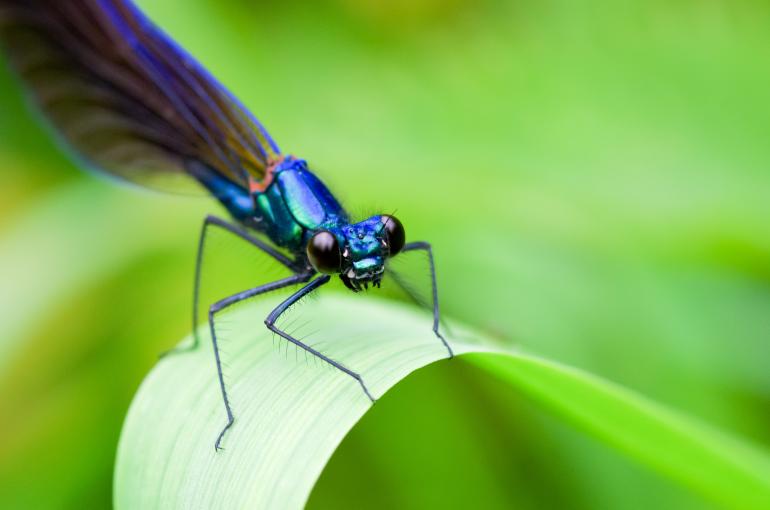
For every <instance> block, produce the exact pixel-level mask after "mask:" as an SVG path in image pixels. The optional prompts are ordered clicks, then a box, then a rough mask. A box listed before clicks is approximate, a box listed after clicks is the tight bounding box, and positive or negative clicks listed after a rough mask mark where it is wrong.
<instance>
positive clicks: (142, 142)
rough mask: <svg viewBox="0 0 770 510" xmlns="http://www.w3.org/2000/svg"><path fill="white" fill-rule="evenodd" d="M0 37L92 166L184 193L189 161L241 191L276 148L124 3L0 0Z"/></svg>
mask: <svg viewBox="0 0 770 510" xmlns="http://www.w3.org/2000/svg"><path fill="white" fill-rule="evenodd" d="M0 44H2V46H3V47H4V49H5V50H6V53H7V55H8V57H9V59H10V61H11V64H12V67H13V68H14V69H15V71H16V72H17V74H18V75H19V76H20V77H21V79H22V81H23V82H24V83H25V85H26V86H27V88H28V90H29V91H30V93H31V95H32V98H33V99H34V101H35V103H37V105H38V106H39V108H40V109H41V110H42V112H43V113H44V114H45V116H46V117H47V118H48V119H49V120H50V122H51V123H52V124H53V126H54V127H55V129H56V130H57V131H58V132H59V133H60V134H61V136H62V138H63V139H64V141H65V142H66V143H67V144H68V145H69V146H70V147H71V148H72V149H74V151H75V153H76V154H77V155H78V156H80V157H81V158H82V159H84V160H85V162H86V163H87V164H88V165H89V166H91V167H94V168H96V169H98V170H101V171H104V172H107V173H109V174H112V175H114V176H117V177H120V178H122V179H125V180H128V181H131V182H135V183H139V184H142V185H145V186H149V187H153V188H159V189H164V190H172V191H187V190H188V189H190V187H189V184H190V183H191V182H193V181H192V179H190V178H189V175H188V168H189V163H190V161H191V160H195V161H197V162H200V163H203V164H205V165H206V166H207V167H209V168H211V169H212V170H213V171H215V172H217V173H219V174H220V175H222V176H223V177H225V178H226V179H228V180H229V181H231V182H234V183H236V184H238V185H239V186H242V187H243V188H244V189H247V188H248V186H249V181H250V180H256V181H260V180H261V179H263V178H264V176H265V172H266V167H267V164H268V161H269V160H270V159H271V158H274V157H276V156H277V155H278V154H279V150H278V147H277V146H276V144H275V143H274V142H273V140H272V139H271V138H270V135H269V134H268V133H267V132H266V131H265V129H264V128H263V127H262V126H261V125H260V124H259V123H258V122H257V121H256V119H254V117H253V116H252V115H251V114H250V113H249V112H248V111H247V110H246V109H245V108H244V107H243V106H242V105H241V104H240V103H239V102H238V101H237V100H236V99H235V98H234V96H232V95H231V94H230V93H229V92H228V91H227V90H226V89H225V88H224V87H223V86H221V85H220V84H219V83H218V82H217V81H216V80H215V79H214V78H213V77H212V76H211V75H210V74H209V73H208V72H207V71H206V70H205V69H204V68H203V67H202V66H201V65H200V64H198V63H197V62H196V61H195V60H194V59H193V58H192V57H191V56H190V55H189V54H188V53H187V52H186V51H184V50H183V49H182V48H181V47H179V46H178V45H177V44H176V43H175V42H174V41H173V40H172V39H170V38H169V37H168V36H166V35H165V34H164V33H163V32H162V31H161V30H160V29H158V28H157V27H155V25H153V24H152V22H151V21H150V20H149V19H148V18H147V17H146V16H145V15H144V14H142V13H141V12H140V11H139V9H138V8H136V7H135V6H134V5H133V4H132V3H130V2H128V1H121V0H66V1H61V0H0Z"/></svg>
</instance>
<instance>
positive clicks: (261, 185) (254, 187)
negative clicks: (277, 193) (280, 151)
mask: <svg viewBox="0 0 770 510" xmlns="http://www.w3.org/2000/svg"><path fill="white" fill-rule="evenodd" d="M284 159H285V156H278V157H277V158H271V159H270V160H269V161H268V162H267V168H265V176H264V177H263V178H262V180H260V181H258V180H256V179H254V178H253V177H251V176H249V192H250V193H251V194H252V195H253V194H254V193H264V192H265V190H266V189H267V188H268V186H270V185H271V184H272V183H273V177H274V176H275V169H276V168H277V167H278V166H279V165H280V164H281V163H283V160H284Z"/></svg>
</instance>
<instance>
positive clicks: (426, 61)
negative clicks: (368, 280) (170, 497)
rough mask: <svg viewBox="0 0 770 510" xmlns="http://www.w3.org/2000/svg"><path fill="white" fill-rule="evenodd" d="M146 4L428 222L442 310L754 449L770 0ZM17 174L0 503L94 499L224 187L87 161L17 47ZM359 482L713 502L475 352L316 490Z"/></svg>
mask: <svg viewBox="0 0 770 510" xmlns="http://www.w3.org/2000/svg"><path fill="white" fill-rule="evenodd" d="M140 4H141V5H142V6H143V7H145V8H146V9H147V12H148V13H149V14H150V15H151V16H152V17H153V19H155V20H156V21H157V22H158V23H159V24H160V25H161V26H162V27H163V28H165V29H166V30H168V31H169V32H170V33H171V34H172V35H173V36H174V37H175V38H177V39H178V40H179V41H180V42H181V43H182V44H183V45H184V46H185V47H186V48H188V49H189V50H190V51H191V52H192V53H193V54H194V55H195V56H196V57H198V58H199V59H200V60H201V61H202V62H203V63H204V64H205V65H206V66H208V67H209V69H210V70H211V71H212V72H213V73H214V74H215V75H216V76H217V77H219V78H220V79H221V80H222V81H223V82H224V83H225V84H226V85H227V86H228V87H230V88H231V89H232V90H233V92H235V93H236V95H238V96H239V97H240V98H241V99H242V100H243V101H244V103H245V104H246V105H248V106H249V107H250V108H251V109H252V110H253V111H254V112H255V113H256V114H257V116H258V117H259V118H260V120H262V121H263V122H264V123H265V124H266V125H267V127H268V128H269V129H270V131H271V133H272V134H273V136H274V137H275V138H276V140H278V142H279V143H280V144H281V146H282V148H283V149H284V150H285V151H286V152H290V153H294V154H297V155H301V156H303V157H305V158H307V159H308V160H309V161H310V163H311V165H312V166H313V167H314V168H315V169H316V170H317V173H318V174H319V175H321V176H322V178H323V179H324V180H325V181H326V182H327V184H329V185H330V187H331V188H332V189H333V190H334V191H335V192H336V193H337V194H338V195H339V196H340V198H341V199H342V200H343V201H344V203H346V204H347V205H348V206H349V208H350V209H351V210H352V211H354V212H356V213H361V214H364V213H371V212H379V211H392V210H394V209H396V210H397V211H398V216H399V217H400V218H401V219H402V221H403V222H404V224H405V225H406V226H407V234H408V236H409V237H410V238H411V239H418V238H419V239H428V240H430V241H431V242H432V243H433V245H434V248H435V250H436V256H437V264H438V271H439V278H440V289H441V299H442V305H443V310H444V313H445V314H446V315H447V316H449V317H452V318H453V319H458V320H461V321H464V322H466V323H469V324H471V325H474V326H476V327H477V328H479V329H481V330H483V331H485V332H487V333H490V334H492V335H494V336H496V337H498V338H501V339H504V340H505V341H507V342H510V344H512V345H517V346H520V347H522V348H524V349H527V350H528V351H531V352H534V353H538V354H541V355H543V356H547V357H550V358H552V359H556V360H559V361H563V362H566V363H569V364H572V365H575V366H579V367H581V368H584V369H587V370H589V371H591V372H594V373H596V374H599V375H601V376H603V377H606V378H608V379H610V380H613V381H616V382H618V383H620V384H623V385H625V386H628V387H630V388H632V389H635V390H637V391H639V392H641V393H644V394H645V395H648V396H650V397H651V398H653V399H655V400H657V401H659V402H662V403H664V404H666V405H668V406H670V407H673V408H677V409H679V410H681V411H682V412H685V413H687V414H690V415H693V416H695V417H697V418H699V419H701V420H703V421H706V422H709V423H711V424H713V425H715V426H717V427H720V428H722V429H725V430H728V431H731V432H733V433H735V434H737V435H740V436H742V437H744V438H746V439H747V440H749V441H751V442H754V443H757V444H760V445H764V446H763V448H765V449H767V446H768V444H770V411H769V410H770V370H768V361H770V143H768V134H769V133H770V59H768V58H767V55H768V50H769V49H770V31H768V30H767V26H768V23H769V22H770V6H769V5H767V4H765V3H763V2H756V1H748V0H738V1H727V0H713V1H709V2H701V1H695V0H683V1H678V2H667V1H662V0H651V1H650V0H648V1H642V0H625V1H619V2H608V1H600V0H585V1H578V2H575V1H568V0H549V1H545V2H535V1H494V0H485V1H481V2H463V1H460V0H451V1H443V2H442V1H438V0H422V1H419V2H418V1H407V0H397V1H391V2H384V1H374V0H356V1H354V0H325V1H322V2H312V3H311V2H307V3H305V2H272V1H266V2H256V1H247V0H195V1H183V0H163V1H154V2H151V1H149V0H144V1H141V2H140ZM0 169H1V170H0V289H2V292H1V293H0V314H1V315H0V316H1V317H2V322H0V324H2V326H3V327H2V330H3V332H2V334H1V335H0V337H1V338H0V417H1V418H0V508H106V507H109V506H110V497H111V496H110V492H111V481H112V480H111V477H112V464H113V461H114V453H115V448H116V444H117V439H118V435H119V432H120V426H121V422H122V419H123V417H124V415H125V412H126V410H127V407H128V404H129V402H130V399H131V396H132V395H133V393H134V391H135V390H136V388H137V386H138V384H139V383H140V381H141V379H142V377H143V374H145V373H146V372H147V371H148V370H149V368H150V367H151V366H152V365H153V363H154V362H155V360H156V358H157V354H158V353H159V352H161V351H163V350H165V349H167V348H168V347H170V346H171V345H173V343H174V342H176V341H177V340H178V339H180V338H181V337H182V336H184V335H185V334H187V332H188V330H189V327H190V325H189V307H190V298H191V284H192V269H193V257H194V247H195V244H196V241H197V234H198V230H199V227H200V223H201V220H202V217H203V215H204V214H205V213H207V212H220V211H219V209H218V206H216V204H214V203H213V202H212V201H208V200H205V199H191V198H184V197H175V196H164V195H160V194H156V193H152V192H149V193H148V192H142V191H138V190H136V189H133V188H130V187H125V186H115V185H114V184H112V183H110V182H107V181H105V180H104V179H99V178H97V177H94V176H93V175H91V174H88V173H85V172H82V171H80V170H78V169H77V168H76V167H75V166H74V165H73V164H72V163H71V162H70V161H69V160H68V159H67V158H66V157H65V156H64V155H63V154H62V152H61V151H60V150H58V149H57V147H56V145H55V144H54V142H53V141H52V140H51V138H50V136H49V135H48V133H47V132H46V130H44V129H43V128H41V127H40V125H39V124H38V123H37V122H36V121H35V118H34V115H31V114H30V113H29V112H28V110H27V109H26V107H25V106H24V103H23V100H22V95H21V91H20V90H19V87H18V86H17V85H16V84H15V82H14V80H13V79H12V77H11V76H10V75H9V74H8V72H7V71H6V70H5V69H3V70H2V71H1V72H0ZM362 182H363V183H364V184H365V185H362V184H361V183H362ZM211 271H212V272H213V271H215V270H214V269H211ZM237 276H238V275H237V274H236V275H234V274H232V272H229V273H228V274H227V275H225V276H223V278H225V279H230V280H233V279H237ZM246 285H248V283H246V284H245V285H244V286H246ZM367 298H369V299H373V297H372V293H370V295H369V296H367ZM259 324H261V318H257V319H256V320H255V325H257V326H258V325H259ZM180 384H184V381H180ZM362 504H366V505H367V506H369V507H383V508H387V507H411V508H424V507H426V506H434V505H435V506H438V505H443V506H448V507H457V508H459V507H468V506H486V507H490V508H503V507H505V508H544V507H550V508H554V507H558V508H650V507H654V508H703V507H704V505H705V504H704V503H703V502H702V501H701V500H699V499H697V498H696V497H695V496H694V495H691V494H689V493H688V492H686V491H685V490H684V489H681V488H679V487H678V486H676V485H675V484H673V483H672V482H670V481H669V480H667V479H665V478H664V477H661V476H660V475H658V474H654V473H652V472H649V471H647V470H646V469H645V468H643V467H640V466H638V465H636V464H634V463H632V462H630V461H628V460H626V459H625V458H623V457H621V456H620V455H619V454H617V453H616V452H614V451H613V450H611V449H610V448H608V447H607V446H605V445H602V444H599V443H597V442H596V441H594V440H592V439H590V438H588V437H586V436H585V435H583V434H582V433H580V432H579V431H576V430H574V429H573V428H571V427H570V426H567V425H565V424H563V423H561V422H560V421H558V420H556V419H555V418H553V417H551V416H549V415H547V414H544V413H542V412H540V411H539V410H538V409H537V408H536V407H534V406H533V405H532V404H531V403H530V402H528V401H526V400H523V399H517V398H516V397H512V396H511V395H505V394H501V393H499V392H498V391H497V390H496V386H495V384H494V383H493V382H492V381H491V380H487V379H485V378H483V377H482V376H480V375H479V374H478V373H476V372H475V371H473V370H472V369H471V368H469V367H467V366H465V365H463V364H458V365H456V366H455V365H452V366H443V365H440V366H437V367H433V368H430V369H427V370H425V371H423V372H421V373H419V374H417V375H416V376H414V377H413V378H411V379H410V380H408V381H406V382H405V383H403V384H402V385H401V386H399V387H398V388H396V390H395V391H394V392H392V393H390V394H388V395H387V396H386V397H385V398H384V399H383V400H382V402H381V405H378V406H377V407H376V408H374V409H373V410H372V412H371V413H370V414H368V415H367V416H366V417H365V418H364V420H363V422H362V423H361V424H360V426H359V427H357V428H356V429H355V430H354V431H353V432H352V433H351V435H350V436H349V437H348V439H347V440H346V441H345V443H343V445H342V447H341V449H340V450H339V452H338V453H337V454H336V455H335V457H334V458H333V459H332V462H331V464H330V466H329V469H328V470H327V471H326V472H325V473H324V475H323V476H322V479H321V482H320V483H319V485H318V486H317V488H316V490H315V492H314V494H313V496H312V498H311V501H310V506H311V507H317V508H318V507H332V506H334V507H340V506H341V507H355V506H357V505H362Z"/></svg>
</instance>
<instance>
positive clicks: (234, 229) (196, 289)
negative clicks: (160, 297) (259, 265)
mask: <svg viewBox="0 0 770 510" xmlns="http://www.w3.org/2000/svg"><path fill="white" fill-rule="evenodd" d="M209 227H219V228H221V229H223V230H225V231H227V232H230V233H231V234H233V235H235V236H236V237H238V238H240V239H242V240H244V241H246V242H247V243H249V244H251V245H252V246H255V247H256V248H258V249H260V250H262V251H263V252H265V253H266V254H268V255H270V256H271V257H272V258H273V259H275V260H276V261H278V262H279V263H280V264H282V265H284V266H286V267H287V268H289V269H292V271H294V270H293V267H294V263H293V261H292V260H291V259H289V258H288V257H286V256H285V255H283V254H282V253H280V252H279V251H277V250H276V249H275V248H273V247H272V246H270V245H269V244H267V243H265V242H264V241H260V240H259V239H257V238H256V237H254V236H252V235H251V234H249V233H248V232H247V231H246V230H244V229H242V228H240V227H238V226H237V225H233V224H231V223H228V222H227V221H225V220H223V219H221V218H217V217H216V216H212V215H208V216H206V218H205V219H204V220H203V226H202V227H201V234H200V237H199V238H198V250H197V254H196V256H195V279H194V282H193V310H192V333H193V342H192V344H190V345H187V346H184V347H177V348H175V349H171V350H169V351H166V352H164V353H163V354H161V357H163V356H166V355H168V354H172V353H180V352H187V351H192V350H195V348H196V347H198V344H199V337H198V303H199V301H200V285H201V266H202V265H203V252H204V249H205V247H206V233H207V231H208V228H209Z"/></svg>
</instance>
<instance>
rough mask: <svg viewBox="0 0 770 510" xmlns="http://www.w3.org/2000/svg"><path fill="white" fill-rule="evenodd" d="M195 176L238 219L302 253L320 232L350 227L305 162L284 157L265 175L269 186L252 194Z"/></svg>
mask: <svg viewBox="0 0 770 510" xmlns="http://www.w3.org/2000/svg"><path fill="white" fill-rule="evenodd" d="M191 173H193V174H194V175H195V176H196V177H197V178H198V180H199V181H201V183H203V185H204V186H206V187H207V188H208V189H209V190H210V191H211V192H212V194H214V196H216V197H217V198H218V199H219V201H220V202H221V203H222V204H223V205H224V206H225V207H226V208H227V209H228V211H230V214H232V215H233V216H234V217H235V218H236V219H238V220H239V221H241V222H242V223H244V224H246V225H248V226H249V227H251V228H254V229H255V230H258V231H260V232H262V233H264V234H265V235H267V236H268V237H269V238H270V239H271V240H272V241H273V242H274V243H275V244H277V245H278V246H281V247H283V248H287V249H288V250H291V251H295V252H296V251H299V250H302V251H304V248H305V245H306V244H307V240H308V239H309V237H310V236H311V235H312V233H313V232H315V231H317V230H319V229H335V228H336V227H338V226H340V225H343V224H347V223H348V215H347V213H346V212H345V210H344V209H343V208H342V206H341V205H340V203H339V202H338V201H337V199H335V198H334V196H333V195H332V194H331V192H330V191H329V189H328V188H327V187H326V186H325V185H324V184H323V183H322V182H321V181H320V180H319V179H318V177H316V176H315V174H313V173H312V172H311V171H310V170H309V169H308V166H307V162H305V160H302V159H295V158H293V157H287V158H285V159H284V160H283V161H281V162H280V163H278V164H277V165H276V166H275V167H274V169H273V171H272V174H271V175H268V176H267V177H266V183H265V184H266V186H265V187H264V188H263V189H262V190H259V191H252V192H251V193H249V192H248V191H247V190H244V189H243V188H241V187H240V186H238V185H236V184H234V183H232V182H230V181H228V180H226V179H224V178H222V177H219V176H218V175H217V174H216V173H214V172H206V171H204V170H201V169H200V168H198V169H196V170H195V171H193V172H191Z"/></svg>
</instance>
